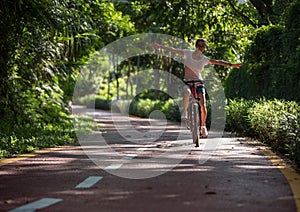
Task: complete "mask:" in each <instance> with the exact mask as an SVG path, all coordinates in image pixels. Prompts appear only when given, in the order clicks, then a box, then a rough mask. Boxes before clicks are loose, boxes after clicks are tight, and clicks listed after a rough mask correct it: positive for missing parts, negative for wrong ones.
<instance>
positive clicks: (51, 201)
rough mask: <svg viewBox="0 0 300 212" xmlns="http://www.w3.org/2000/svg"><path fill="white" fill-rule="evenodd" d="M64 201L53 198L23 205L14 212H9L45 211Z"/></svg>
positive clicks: (11, 211) (12, 211)
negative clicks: (44, 209)
mask: <svg viewBox="0 0 300 212" xmlns="http://www.w3.org/2000/svg"><path fill="white" fill-rule="evenodd" d="M60 201H62V199H53V198H43V199H40V200H37V201H35V202H32V203H29V204H26V205H23V206H21V207H18V208H15V209H13V210H10V211H8V212H25V211H26V212H34V211H35V210H37V209H43V208H46V207H48V206H50V205H54V204H56V203H58V202H60Z"/></svg>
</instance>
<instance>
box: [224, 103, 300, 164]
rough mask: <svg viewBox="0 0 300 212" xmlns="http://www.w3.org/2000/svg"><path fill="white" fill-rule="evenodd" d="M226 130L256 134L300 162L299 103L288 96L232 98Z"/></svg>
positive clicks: (259, 138)
mask: <svg viewBox="0 0 300 212" xmlns="http://www.w3.org/2000/svg"><path fill="white" fill-rule="evenodd" d="M226 112H227V130H230V131H233V132H236V133H238V134H241V135H243V136H250V137H254V138H256V139H258V140H260V141H262V142H264V143H266V144H267V145H269V146H270V147H272V148H273V149H274V150H276V151H278V152H280V153H282V154H284V155H286V156H288V157H289V158H290V159H291V160H293V161H295V162H296V164H297V165H298V166H300V133H299V131H300V105H299V104H297V103H296V102H293V101H286V100H278V99H274V100H266V99H259V100H256V101H254V100H245V99H233V100H229V101H228V104H227V107H226Z"/></svg>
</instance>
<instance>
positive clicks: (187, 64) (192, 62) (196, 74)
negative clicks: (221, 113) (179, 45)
mask: <svg viewBox="0 0 300 212" xmlns="http://www.w3.org/2000/svg"><path fill="white" fill-rule="evenodd" d="M206 45H207V40H205V39H203V38H200V39H198V40H196V44H195V47H196V49H195V50H188V49H176V48H172V47H167V46H163V45H160V44H157V43H154V44H152V46H153V48H155V49H164V50H166V51H169V52H172V53H175V54H178V55H180V56H182V57H183V58H184V81H189V80H199V79H200V80H203V79H202V76H201V72H202V70H203V68H204V66H206V65H208V64H213V65H221V66H230V67H232V68H240V67H241V66H242V64H241V63H237V64H232V63H230V62H226V61H222V60H215V59H210V58H208V57H206V56H205V55H204V54H203V52H204V51H205V48H206ZM190 94H191V90H190V88H189V87H188V86H185V87H184V95H183V111H182V116H181V119H182V120H184V121H185V120H186V119H187V108H188V104H189V96H190ZM197 95H198V97H199V98H200V107H201V119H202V120H201V121H202V122H201V133H202V138H207V136H208V132H207V129H206V114H207V111H206V99H205V88H204V84H203V83H199V85H197Z"/></svg>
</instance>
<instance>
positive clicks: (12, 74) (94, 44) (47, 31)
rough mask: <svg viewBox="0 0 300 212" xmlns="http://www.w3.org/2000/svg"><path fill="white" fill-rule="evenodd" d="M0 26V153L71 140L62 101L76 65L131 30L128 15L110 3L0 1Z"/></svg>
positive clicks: (76, 71) (70, 90)
mask: <svg viewBox="0 0 300 212" xmlns="http://www.w3.org/2000/svg"><path fill="white" fill-rule="evenodd" d="M0 28H1V30H0V67H1V71H0V103H1V107H0V116H1V120H0V140H1V144H0V149H1V150H0V151H3V152H7V153H2V156H7V155H10V154H13V153H20V152H23V151H21V150H24V151H26V150H29V149H32V148H36V147H44V146H51V145H57V144H62V143H63V141H65V142H66V143H68V142H70V140H73V141H75V136H74V132H73V130H72V123H71V118H70V114H69V111H68V101H69V100H70V99H71V98H72V93H73V89H74V83H75V81H76V78H77V76H78V74H79V66H80V65H81V64H83V63H85V62H86V61H87V60H88V59H89V55H90V54H91V53H93V52H94V51H96V50H98V49H100V48H101V47H102V46H103V45H105V44H106V43H109V42H112V41H113V40H115V39H117V38H119V37H120V36H126V35H127V34H128V33H131V32H132V31H133V30H134V29H133V25H132V24H131V23H130V21H129V19H128V17H124V16H122V14H121V13H120V12H118V11H116V10H115V9H114V5H113V4H112V3H110V2H102V1H87V0H69V1H64V0H57V1H52V0H41V1H34V0H16V1H10V0H3V1H1V3H0ZM25 132H26V133H25ZM62 132H63V133H62ZM55 140H56V141H55ZM45 143H47V144H45ZM18 144H19V145H20V147H19V149H20V150H15V151H12V149H16V148H15V147H17V146H18ZM26 146H27V147H26ZM3 148H4V149H3ZM10 148H11V149H10ZM17 149H18V148H17Z"/></svg>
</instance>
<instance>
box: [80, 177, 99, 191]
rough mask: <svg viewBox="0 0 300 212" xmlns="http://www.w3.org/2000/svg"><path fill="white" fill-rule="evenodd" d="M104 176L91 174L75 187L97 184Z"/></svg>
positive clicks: (87, 186)
mask: <svg viewBox="0 0 300 212" xmlns="http://www.w3.org/2000/svg"><path fill="white" fill-rule="evenodd" d="M102 178H103V177H100V176H90V177H88V178H86V179H85V180H84V181H82V182H81V183H79V184H78V185H77V186H76V187H75V188H90V187H92V186H93V185H95V184H96V183H97V182H98V181H100V180H101V179H102Z"/></svg>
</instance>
